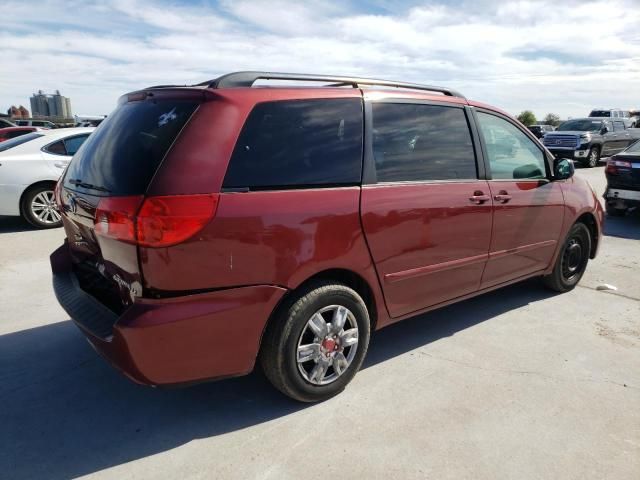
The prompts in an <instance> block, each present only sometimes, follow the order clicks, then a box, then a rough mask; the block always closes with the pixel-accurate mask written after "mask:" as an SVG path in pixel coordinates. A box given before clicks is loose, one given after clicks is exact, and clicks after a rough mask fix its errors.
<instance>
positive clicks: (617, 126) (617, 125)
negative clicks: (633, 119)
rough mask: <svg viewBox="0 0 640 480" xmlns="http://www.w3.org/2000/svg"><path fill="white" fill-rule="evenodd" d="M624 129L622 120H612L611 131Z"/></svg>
mask: <svg viewBox="0 0 640 480" xmlns="http://www.w3.org/2000/svg"><path fill="white" fill-rule="evenodd" d="M623 130H624V123H622V122H613V131H614V132H621V131H623Z"/></svg>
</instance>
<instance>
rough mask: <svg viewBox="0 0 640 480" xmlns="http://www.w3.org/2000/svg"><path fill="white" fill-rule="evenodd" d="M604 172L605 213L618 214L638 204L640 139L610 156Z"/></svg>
mask: <svg viewBox="0 0 640 480" xmlns="http://www.w3.org/2000/svg"><path fill="white" fill-rule="evenodd" d="M634 130H640V129H638V128H636V129H634ZM604 173H605V175H606V176H607V189H606V190H605V192H604V199H605V205H606V208H607V214H609V215H612V216H620V215H624V214H625V212H626V211H627V210H630V209H634V208H637V207H639V206H640V140H639V141H637V142H635V143H634V144H632V145H631V146H630V147H629V148H627V149H626V150H623V151H622V152H620V153H618V154H616V155H614V156H613V157H611V158H610V159H609V161H608V162H607V168H605V169H604Z"/></svg>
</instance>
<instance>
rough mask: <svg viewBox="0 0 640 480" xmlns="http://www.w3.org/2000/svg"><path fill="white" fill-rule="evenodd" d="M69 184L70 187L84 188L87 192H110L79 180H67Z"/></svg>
mask: <svg viewBox="0 0 640 480" xmlns="http://www.w3.org/2000/svg"><path fill="white" fill-rule="evenodd" d="M69 183H70V184H72V185H76V186H78V187H82V188H86V189H88V190H97V191H98V192H107V193H109V192H111V190H109V189H108V188H105V187H101V186H99V185H92V184H90V183H86V182H83V181H82V180H80V179H79V178H72V179H70V180H69Z"/></svg>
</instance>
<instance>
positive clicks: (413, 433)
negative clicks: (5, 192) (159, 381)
mask: <svg viewBox="0 0 640 480" xmlns="http://www.w3.org/2000/svg"><path fill="white" fill-rule="evenodd" d="M578 175H581V176H584V177H587V178H588V179H589V180H590V181H591V182H592V184H593V185H594V187H595V188H596V190H597V191H598V192H599V193H601V192H602V191H603V190H604V185H605V181H604V173H603V169H602V167H600V168H596V169H593V170H587V169H580V170H579V171H578ZM62 238H63V232H62V231H61V230H60V229H58V230H53V231H33V230H31V229H29V228H28V227H26V226H25V225H24V224H23V223H22V222H20V221H18V220H15V219H10V218H0V292H1V293H2V301H1V302H0V446H1V448H0V478H6V479H23V478H34V479H52V480H56V479H66V478H75V477H81V476H90V477H92V478H109V479H119V480H121V479H143V478H153V479H164V478H167V479H169V478H171V479H174V478H175V479H177V478H180V479H197V478H207V479H211V478H224V479H226V478H242V479H247V478H265V479H268V478H272V479H284V478H295V479H298V478H305V479H312V478H346V479H356V478H374V479H375V478H384V479H388V478H434V479H444V478H451V479H462V478H470V479H506V478H513V479H541V478H545V479H599V480H600V479H605V478H606V479H616V480H622V479H635V480H637V479H638V478H640V242H639V240H640V218H639V216H637V215H636V216H632V217H626V218H623V219H610V221H609V222H608V224H607V227H606V237H605V239H604V243H603V245H602V248H601V251H600V256H599V258H598V259H597V260H595V261H593V262H591V263H590V265H589V268H588V272H587V274H586V276H585V277H584V279H583V281H582V282H581V284H580V286H579V287H578V288H576V289H575V290H574V291H573V292H571V293H568V294H565V295H554V294H552V293H550V292H548V291H546V290H544V289H543V288H542V287H541V286H540V285H539V282H537V281H528V282H525V283H522V284H519V285H515V286H512V287H509V288H507V289H504V290H502V291H497V292H494V293H490V294H487V295H484V296H482V297H478V298H476V299H473V300H469V301H466V302H463V303H460V304H457V305H454V306H451V307H448V308H445V309H443V310H440V311H437V312H434V313H432V314H429V315H424V316H421V317H419V318H415V319H412V320H409V321H406V322H403V323H400V324H397V325H395V326H392V327H389V328H387V329H385V330H382V331H380V332H378V333H376V334H375V335H374V336H373V338H372V344H371V347H370V350H369V355H368V358H367V360H366V363H365V366H364V368H363V370H362V371H361V372H360V373H359V374H358V375H357V376H356V378H355V380H354V381H353V383H352V384H351V385H350V386H349V387H348V388H347V390H346V391H345V392H344V393H342V394H341V395H339V396H338V397H336V398H334V399H332V400H329V401H327V402H325V403H323V404H318V405H311V406H308V405H301V404H298V403H294V402H292V401H289V400H288V399H286V398H285V397H283V396H282V395H280V394H279V393H277V392H275V391H274V390H273V389H272V388H271V387H270V386H269V385H268V383H267V382H266V380H265V379H264V378H263V377H262V376H261V375H259V374H254V375H251V376H249V377H245V378H238V379H232V380H227V381H222V382H218V383H210V384H204V385H199V386H196V387H192V388H188V389H180V390H162V389H160V390H158V389H151V388H147V387H141V386H137V385H135V384H133V383H131V382H130V381H129V380H127V379H126V378H124V377H123V376H121V375H120V374H119V373H117V372H116V371H114V370H112V368H111V367H109V366H108V365H107V364H106V363H105V362H104V361H103V360H102V359H101V358H99V357H98V356H97V355H96V354H95V353H94V351H93V350H92V349H91V348H90V347H89V345H88V344H87V342H86V341H85V340H84V339H83V337H82V335H81V334H80V333H79V332H78V331H77V329H76V327H75V326H74V325H73V324H72V323H71V321H69V319H68V317H67V315H66V314H65V313H64V311H63V310H62V309H61V308H60V307H59V306H58V304H57V302H56V300H55V298H54V296H53V293H52V289H51V286H50V273H49V266H48V254H49V253H50V252H51V251H52V250H53V249H54V248H55V247H56V246H58V245H59V244H60V242H61V241H62ZM601 283H610V284H613V285H615V286H617V287H618V291H617V292H613V293H611V292H602V291H596V289H595V288H596V287H597V286H598V285H599V284H601Z"/></svg>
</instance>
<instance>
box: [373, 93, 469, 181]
mask: <svg viewBox="0 0 640 480" xmlns="http://www.w3.org/2000/svg"><path fill="white" fill-rule="evenodd" d="M373 156H374V160H375V166H376V176H377V180H378V181H379V182H402V181H425V180H427V181H428V180H465V179H466V180H469V179H475V178H477V172H476V160H475V153H474V150H473V143H472V141H471V134H470V132H469V125H468V123H467V118H466V116H465V113H464V110H462V109H461V108H455V107H446V106H440V105H416V104H407V103H405V104H401V103H374V104H373Z"/></svg>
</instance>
